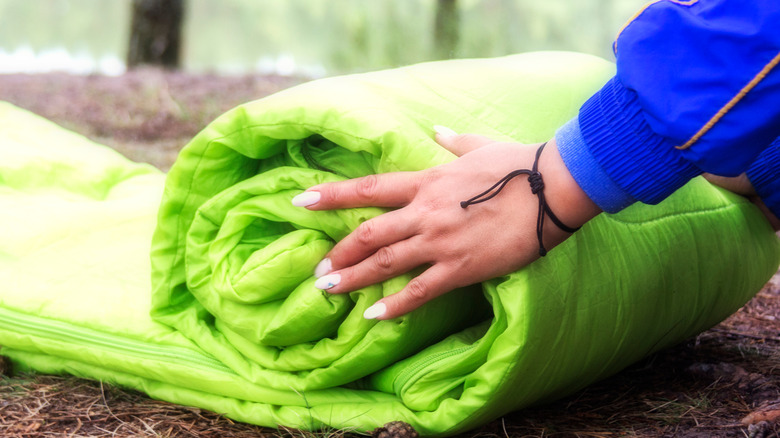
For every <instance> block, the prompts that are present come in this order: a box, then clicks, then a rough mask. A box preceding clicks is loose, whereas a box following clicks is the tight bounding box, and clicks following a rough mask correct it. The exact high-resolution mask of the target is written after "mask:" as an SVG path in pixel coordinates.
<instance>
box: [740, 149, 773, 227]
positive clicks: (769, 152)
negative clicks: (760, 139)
mask: <svg viewBox="0 0 780 438" xmlns="http://www.w3.org/2000/svg"><path fill="white" fill-rule="evenodd" d="M747 177H748V179H749V180H750V182H751V183H752V184H753V188H755V189H756V194H758V197H759V198H761V200H762V201H764V204H765V205H766V206H767V208H769V210H771V211H772V213H774V215H775V216H777V217H778V218H780V138H777V139H776V140H775V141H774V143H772V145H771V146H769V147H768V148H767V149H766V150H764V151H763V152H762V153H761V155H759V156H758V159H757V160H756V161H755V162H753V164H751V165H750V168H748V170H747Z"/></svg>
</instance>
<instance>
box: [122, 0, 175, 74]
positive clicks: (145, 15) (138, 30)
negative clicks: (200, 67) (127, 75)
mask: <svg viewBox="0 0 780 438" xmlns="http://www.w3.org/2000/svg"><path fill="white" fill-rule="evenodd" d="M132 9H133V18H132V21H131V23H130V41H129V45H128V51H127V67H128V68H132V67H135V66H138V65H142V64H151V65H161V66H163V67H166V68H178V67H179V64H180V57H181V56H180V52H181V34H182V19H183V17H184V0H133V1H132Z"/></svg>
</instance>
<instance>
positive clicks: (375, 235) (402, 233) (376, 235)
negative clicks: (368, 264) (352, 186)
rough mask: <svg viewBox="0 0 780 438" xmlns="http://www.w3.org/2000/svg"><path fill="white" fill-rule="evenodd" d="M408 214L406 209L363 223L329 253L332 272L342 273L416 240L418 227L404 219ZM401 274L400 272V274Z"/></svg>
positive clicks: (413, 222)
mask: <svg viewBox="0 0 780 438" xmlns="http://www.w3.org/2000/svg"><path fill="white" fill-rule="evenodd" d="M404 213H405V212H404V211H403V209H402V210H394V211H390V212H387V213H385V214H382V215H380V216H377V217H375V218H373V219H370V220H367V221H365V222H363V223H362V224H360V225H359V226H358V227H357V228H356V229H355V230H354V231H353V232H351V233H349V235H348V236H347V237H345V238H344V239H342V240H341V241H340V242H338V243H337V244H336V246H334V247H333V249H331V250H330V252H329V253H328V260H329V262H328V263H329V264H330V269H334V270H338V269H341V268H344V267H347V266H352V265H354V264H357V263H359V262H360V261H362V260H364V259H366V258H368V257H369V256H371V255H372V254H374V253H376V252H377V251H378V250H380V249H381V248H384V247H388V246H390V245H392V244H394V243H396V242H403V241H405V240H407V239H409V238H410V237H412V236H413V235H414V234H415V232H416V229H417V224H416V223H415V221H412V220H409V219H408V218H404ZM381 255H382V254H380V256H381ZM379 261H380V262H382V260H379ZM387 264H389V262H388V263H387ZM400 273H401V272H398V271H397V270H396V275H397V274H400Z"/></svg>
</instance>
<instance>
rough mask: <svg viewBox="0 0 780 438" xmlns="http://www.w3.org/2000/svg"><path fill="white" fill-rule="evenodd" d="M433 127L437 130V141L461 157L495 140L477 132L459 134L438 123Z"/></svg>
mask: <svg viewBox="0 0 780 438" xmlns="http://www.w3.org/2000/svg"><path fill="white" fill-rule="evenodd" d="M433 129H434V131H436V143H439V145H440V146H441V147H443V148H444V149H447V150H448V151H450V152H452V153H453V154H455V155H457V156H459V157H461V156H463V155H466V154H467V153H469V152H471V151H473V150H477V149H479V148H481V147H482V146H487V145H488V144H490V143H494V142H495V140H492V139H489V138H487V137H483V136H481V135H476V134H463V135H458V134H457V133H456V132H455V131H453V130H452V129H450V128H447V127H444V126H438V125H437V126H434V127H433Z"/></svg>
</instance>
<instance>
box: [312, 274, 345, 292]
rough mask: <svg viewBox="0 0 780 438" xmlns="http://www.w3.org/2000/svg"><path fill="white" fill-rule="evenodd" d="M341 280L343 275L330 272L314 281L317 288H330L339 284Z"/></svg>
mask: <svg viewBox="0 0 780 438" xmlns="http://www.w3.org/2000/svg"><path fill="white" fill-rule="evenodd" d="M339 282H341V275H339V274H330V275H325V276H323V277H320V278H318V279H317V281H315V282H314V287H316V288H317V289H322V290H328V289H331V288H332V287H334V286H336V285H337V284H339Z"/></svg>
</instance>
